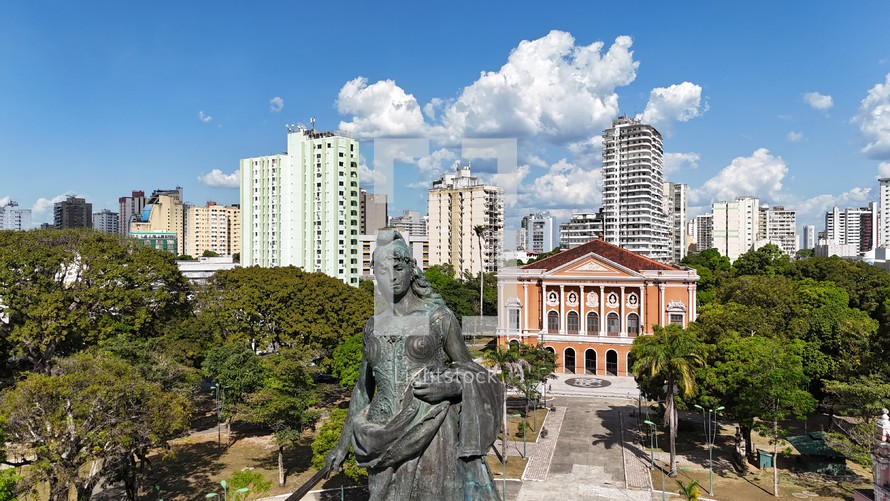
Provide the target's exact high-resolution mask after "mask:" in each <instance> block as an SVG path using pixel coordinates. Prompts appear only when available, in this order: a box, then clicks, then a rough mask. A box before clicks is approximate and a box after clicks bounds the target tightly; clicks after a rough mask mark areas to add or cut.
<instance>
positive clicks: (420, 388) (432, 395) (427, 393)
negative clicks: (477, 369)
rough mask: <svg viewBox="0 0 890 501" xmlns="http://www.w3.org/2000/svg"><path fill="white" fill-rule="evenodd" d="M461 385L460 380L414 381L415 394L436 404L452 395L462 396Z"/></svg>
mask: <svg viewBox="0 0 890 501" xmlns="http://www.w3.org/2000/svg"><path fill="white" fill-rule="evenodd" d="M460 394H461V386H460V383H459V382H456V381H449V382H441V383H439V382H427V381H415V382H414V396H415V397H417V398H419V399H421V400H423V401H424V402H427V403H430V404H435V403H439V402H441V401H443V400H448V399H449V398H452V397H457V396H460Z"/></svg>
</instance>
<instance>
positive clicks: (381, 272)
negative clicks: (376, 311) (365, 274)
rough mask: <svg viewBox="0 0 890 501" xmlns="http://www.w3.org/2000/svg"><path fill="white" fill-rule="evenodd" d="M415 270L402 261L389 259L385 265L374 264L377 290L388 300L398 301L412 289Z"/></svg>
mask: <svg viewBox="0 0 890 501" xmlns="http://www.w3.org/2000/svg"><path fill="white" fill-rule="evenodd" d="M413 275H414V270H412V269H411V266H410V265H409V264H408V263H406V262H404V261H402V260H401V259H387V260H385V262H383V263H380V262H378V263H374V278H376V279H377V288H378V289H380V293H381V294H383V296H384V297H386V298H387V299H391V300H392V301H398V300H400V299H401V298H402V297H404V296H405V294H406V293H407V292H408V290H409V289H410V288H411V279H412V277H413Z"/></svg>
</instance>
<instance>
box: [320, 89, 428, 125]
mask: <svg viewBox="0 0 890 501" xmlns="http://www.w3.org/2000/svg"><path fill="white" fill-rule="evenodd" d="M337 111H338V112H340V114H342V115H352V119H351V120H350V121H349V122H345V121H341V122H340V129H341V130H344V131H347V132H350V133H352V134H353V135H354V136H355V137H357V138H360V139H364V138H375V137H385V136H420V135H424V133H425V131H426V124H425V123H424V120H423V114H422V113H421V110H420V106H419V105H418V104H417V100H416V99H415V98H414V96H413V95H411V94H408V93H407V92H405V91H404V90H403V89H402V88H401V87H399V86H398V85H396V83H395V81H393V80H383V81H379V82H376V83H374V84H371V85H368V79H367V78H365V77H357V78H355V79H353V80H350V81H349V82H346V84H345V85H344V86H343V87H342V88H341V89H340V93H339V94H338V96H337Z"/></svg>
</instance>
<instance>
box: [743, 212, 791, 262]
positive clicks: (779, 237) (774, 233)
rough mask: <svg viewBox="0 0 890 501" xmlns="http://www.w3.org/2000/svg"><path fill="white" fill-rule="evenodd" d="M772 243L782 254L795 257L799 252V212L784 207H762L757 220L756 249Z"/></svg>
mask: <svg viewBox="0 0 890 501" xmlns="http://www.w3.org/2000/svg"><path fill="white" fill-rule="evenodd" d="M768 243H771V244H774V245H776V246H777V247H779V249H782V252H784V253H785V254H788V255H789V256H794V255H795V254H796V253H797V250H798V248H799V247H798V235H797V212H796V211H793V210H788V209H785V208H784V207H782V206H775V207H769V206H768V205H761V206H760V214H759V216H758V218H757V242H755V244H754V248H755V249H759V248H761V247H763V246H764V245H766V244H768Z"/></svg>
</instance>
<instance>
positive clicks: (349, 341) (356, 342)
mask: <svg viewBox="0 0 890 501" xmlns="http://www.w3.org/2000/svg"><path fill="white" fill-rule="evenodd" d="M361 361H362V335H361V334H355V335H352V336H349V337H348V338H346V339H345V340H344V341H343V342H342V343H340V345H339V346H337V347H336V348H334V354H333V359H332V361H331V375H333V376H334V377H335V378H337V379H338V380H339V381H340V386H342V387H344V388H352V387H353V386H355V383H356V382H358V368H359V365H360V363H361Z"/></svg>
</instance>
